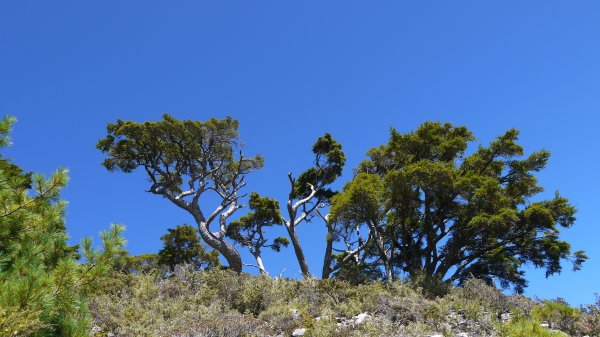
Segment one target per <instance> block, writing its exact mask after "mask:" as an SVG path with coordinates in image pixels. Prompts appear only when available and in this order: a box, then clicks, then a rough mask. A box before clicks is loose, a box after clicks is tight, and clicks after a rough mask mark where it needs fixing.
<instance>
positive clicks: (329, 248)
mask: <svg viewBox="0 0 600 337" xmlns="http://www.w3.org/2000/svg"><path fill="white" fill-rule="evenodd" d="M325 242H326V246H325V256H324V257H323V273H322V275H321V278H322V279H328V278H329V275H330V274H331V260H332V253H333V226H331V225H330V224H327V238H326V239H325Z"/></svg>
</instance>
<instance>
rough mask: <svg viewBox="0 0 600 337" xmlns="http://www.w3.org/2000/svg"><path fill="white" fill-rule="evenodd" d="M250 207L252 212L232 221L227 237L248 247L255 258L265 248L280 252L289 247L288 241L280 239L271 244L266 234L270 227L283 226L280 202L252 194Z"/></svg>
mask: <svg viewBox="0 0 600 337" xmlns="http://www.w3.org/2000/svg"><path fill="white" fill-rule="evenodd" d="M249 205H250V210H252V212H249V213H248V214H246V215H244V216H242V217H241V218H240V219H239V220H236V221H232V222H231V223H230V224H229V227H228V228H227V236H228V237H230V238H231V239H232V240H234V241H235V242H237V243H238V244H241V245H243V246H246V247H247V248H248V250H250V253H252V255H254V256H260V255H261V250H262V248H264V247H266V248H271V249H273V250H274V251H276V252H279V251H280V250H281V248H282V247H287V246H288V244H289V241H288V239H286V238H283V237H278V238H275V239H274V240H273V241H272V242H271V243H269V239H268V238H267V237H266V232H265V229H267V228H269V227H272V226H281V224H282V221H283V220H282V219H281V212H280V211H279V203H278V201H277V200H275V199H273V198H269V197H261V196H260V195H259V194H258V193H256V192H252V194H250V202H249Z"/></svg>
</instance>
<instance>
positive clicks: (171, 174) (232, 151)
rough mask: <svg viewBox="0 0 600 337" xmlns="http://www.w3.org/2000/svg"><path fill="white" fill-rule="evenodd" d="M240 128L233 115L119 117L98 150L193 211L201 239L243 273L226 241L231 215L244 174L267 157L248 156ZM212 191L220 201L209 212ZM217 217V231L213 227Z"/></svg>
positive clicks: (110, 163)
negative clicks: (197, 118) (142, 174)
mask: <svg viewBox="0 0 600 337" xmlns="http://www.w3.org/2000/svg"><path fill="white" fill-rule="evenodd" d="M237 129H238V122H237V121H236V120H234V119H232V118H230V117H227V118H225V119H223V120H218V119H214V118H213V119H210V120H208V121H206V122H199V121H192V120H183V121H180V120H177V119H175V118H173V117H171V116H169V115H167V114H165V115H163V120H162V121H158V122H145V123H136V122H133V121H123V120H117V122H116V123H110V124H108V126H107V136H106V137H105V138H103V139H101V140H100V141H99V142H98V144H97V148H98V149H99V150H101V151H102V152H104V153H106V154H107V155H108V157H107V158H106V159H105V160H104V162H103V165H104V166H105V167H106V169H108V170H109V171H114V170H120V171H123V172H125V173H130V172H133V171H134V170H136V169H138V168H139V169H142V170H143V171H144V172H146V174H147V177H148V179H149V181H150V188H149V189H148V192H150V193H153V194H157V195H161V196H163V197H164V198H166V199H168V200H169V201H171V202H172V203H173V204H175V205H177V206H178V207H180V208H182V209H184V210H185V211H187V212H188V213H190V214H191V215H192V216H193V218H194V220H195V222H196V224H197V225H198V231H199V233H200V235H201V236H202V239H203V240H204V241H205V242H206V243H207V244H208V245H209V246H210V247H212V248H214V249H216V250H217V251H218V252H219V253H221V254H222V255H223V256H224V257H225V258H226V259H227V261H228V263H229V267H230V268H232V269H233V270H235V271H238V272H241V270H242V260H241V257H240V255H239V252H238V251H237V250H236V249H235V247H233V245H232V244H231V243H229V242H228V241H227V240H225V236H226V232H227V226H228V222H227V219H228V218H229V217H230V216H231V215H232V214H233V213H234V212H235V211H237V210H238V209H240V208H242V207H243V204H241V203H239V199H240V197H242V196H243V194H242V193H241V189H242V188H243V187H244V186H245V182H244V179H245V175H246V174H248V173H250V172H252V171H254V170H257V169H259V168H260V167H262V165H263V160H262V157H260V156H256V157H249V158H247V157H245V156H244V154H243V153H242V152H241V150H240V146H241V145H240V141H239V138H238V131H237ZM207 192H213V193H214V194H215V195H216V196H217V198H219V199H220V203H219V205H218V206H217V207H216V208H215V209H212V210H209V209H208V206H205V205H204V202H205V198H202V199H201V197H202V196H203V195H204V196H205V197H206V193H207ZM201 206H203V207H201ZM215 220H218V222H219V226H218V230H213V229H211V224H212V223H213V222H214V221H215Z"/></svg>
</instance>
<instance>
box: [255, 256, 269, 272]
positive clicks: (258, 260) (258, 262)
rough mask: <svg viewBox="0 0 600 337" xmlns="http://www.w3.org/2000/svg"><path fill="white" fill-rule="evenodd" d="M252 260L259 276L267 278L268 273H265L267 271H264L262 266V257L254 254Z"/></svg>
mask: <svg viewBox="0 0 600 337" xmlns="http://www.w3.org/2000/svg"><path fill="white" fill-rule="evenodd" d="M254 258H255V259H256V265H257V266H258V269H259V270H260V274H261V275H263V276H269V273H268V272H267V269H265V265H264V264H263V261H262V257H260V255H259V254H255V255H254Z"/></svg>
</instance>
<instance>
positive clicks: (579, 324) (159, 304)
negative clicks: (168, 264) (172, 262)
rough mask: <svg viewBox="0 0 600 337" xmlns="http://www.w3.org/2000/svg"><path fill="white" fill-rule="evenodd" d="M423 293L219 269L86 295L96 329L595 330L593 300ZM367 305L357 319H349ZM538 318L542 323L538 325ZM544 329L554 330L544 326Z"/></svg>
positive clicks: (474, 284)
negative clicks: (583, 303) (579, 304)
mask: <svg viewBox="0 0 600 337" xmlns="http://www.w3.org/2000/svg"><path fill="white" fill-rule="evenodd" d="M444 292H446V294H445V295H443V296H440V297H430V296H427V295H426V293H425V292H423V290H422V289H421V288H419V287H418V286H416V285H415V284H413V283H410V282H401V281H396V282H393V283H388V284H385V283H383V282H373V283H369V284H363V285H350V284H348V283H347V282H344V281H338V280H318V279H307V280H290V279H283V278H269V277H265V276H251V275H247V274H237V273H235V272H232V271H227V270H210V271H200V272H193V271H190V270H187V269H185V268H183V267H180V268H178V269H177V270H176V272H175V273H174V274H173V275H171V276H170V277H166V278H164V277H161V276H159V275H157V274H156V273H150V274H140V275H134V274H124V273H118V274H116V275H115V277H114V278H113V279H111V280H110V281H108V282H106V283H105V284H104V285H103V287H102V291H101V292H100V293H98V294H97V295H96V296H94V297H93V298H92V299H91V302H90V310H91V313H92V315H93V317H94V320H95V324H96V325H97V326H98V327H100V328H101V329H102V330H100V331H98V332H97V333H96V335H95V336H107V335H108V333H112V334H114V336H207V337H208V336H291V335H292V333H293V331H294V330H296V329H299V328H306V329H307V331H306V333H305V336H340V337H342V336H429V335H434V334H435V333H438V334H442V335H444V336H456V335H457V334H458V333H467V334H468V336H528V337H531V336H564V333H563V332H558V330H560V331H564V332H566V333H568V334H569V335H570V336H584V335H597V334H598V329H599V328H600V325H598V320H599V319H600V315H599V313H600V306H599V304H600V303H596V305H592V306H590V307H588V308H585V309H575V308H571V307H569V306H568V305H566V304H564V303H563V302H561V301H560V300H557V301H533V300H531V299H528V298H526V297H523V296H521V295H517V294H515V295H504V294H502V293H501V292H500V291H499V290H498V289H496V288H493V287H490V286H488V285H486V284H485V283H484V282H482V281H480V280H475V279H473V280H469V281H467V282H466V283H465V285H464V287H461V288H452V289H445V290H444ZM363 313H368V314H367V315H366V317H368V318H367V319H365V320H364V321H363V322H361V323H357V322H356V320H355V319H354V320H353V319H352V318H353V317H356V316H358V315H360V314H363ZM542 324H548V327H545V326H544V325H542ZM553 329H554V330H555V331H553Z"/></svg>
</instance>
